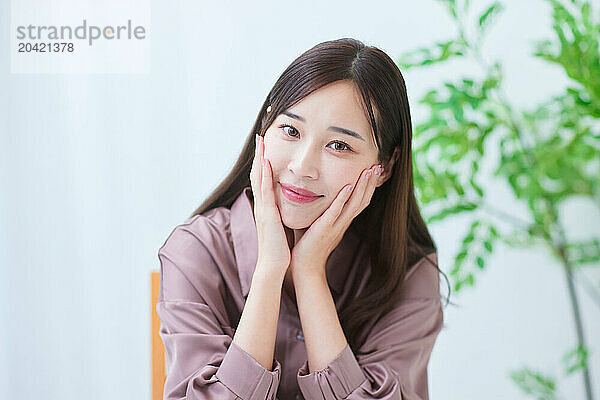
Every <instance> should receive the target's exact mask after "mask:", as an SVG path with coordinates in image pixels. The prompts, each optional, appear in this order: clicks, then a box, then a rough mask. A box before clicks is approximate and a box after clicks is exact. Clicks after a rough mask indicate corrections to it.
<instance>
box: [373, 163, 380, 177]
mask: <svg viewBox="0 0 600 400" xmlns="http://www.w3.org/2000/svg"><path fill="white" fill-rule="evenodd" d="M374 173H375V175H377V176H379V175H380V174H381V165H377V166H376V167H375V172H374Z"/></svg>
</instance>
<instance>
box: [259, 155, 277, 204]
mask: <svg viewBox="0 0 600 400" xmlns="http://www.w3.org/2000/svg"><path fill="white" fill-rule="evenodd" d="M262 178H263V180H262V182H263V183H262V201H263V207H264V208H265V209H268V210H269V212H270V213H272V212H273V210H274V209H275V207H276V206H275V194H274V190H273V174H272V169H271V162H270V161H269V160H268V159H267V158H264V159H263V177H262ZM271 215H272V214H271Z"/></svg>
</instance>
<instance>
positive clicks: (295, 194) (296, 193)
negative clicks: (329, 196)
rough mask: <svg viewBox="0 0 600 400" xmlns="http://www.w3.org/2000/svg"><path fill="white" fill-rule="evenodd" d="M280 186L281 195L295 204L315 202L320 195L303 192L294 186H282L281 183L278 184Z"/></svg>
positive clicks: (308, 191) (307, 191)
mask: <svg viewBox="0 0 600 400" xmlns="http://www.w3.org/2000/svg"><path fill="white" fill-rule="evenodd" d="M279 184H280V185H281V192H282V193H283V195H284V196H285V197H286V198H287V199H289V200H291V201H295V202H296V203H309V202H311V201H315V200H317V199H318V198H319V197H322V196H320V195H317V194H315V193H313V192H311V191H310V190H304V189H301V188H299V187H296V186H292V185H284V184H283V183H281V182H280V183H279Z"/></svg>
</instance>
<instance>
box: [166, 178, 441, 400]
mask: <svg viewBox="0 0 600 400" xmlns="http://www.w3.org/2000/svg"><path fill="white" fill-rule="evenodd" d="M250 198H252V189H251V187H250V186H247V187H246V188H245V189H244V191H243V192H242V193H241V194H240V196H239V197H238V198H237V199H236V200H235V202H234V203H233V204H232V206H231V208H230V209H229V208H226V207H218V208H214V209H211V210H209V211H207V212H205V213H204V214H202V215H195V216H193V217H191V218H189V219H187V220H186V221H185V222H184V223H182V224H180V225H178V226H176V227H175V228H174V229H173V231H172V232H171V233H170V235H169V236H168V238H167V239H166V241H165V243H164V244H163V245H162V246H161V248H160V249H159V251H158V258H159V260H160V290H159V299H158V304H157V305H156V311H157V312H158V315H159V317H160V321H161V324H160V337H161V338H162V341H163V343H164V346H165V359H166V364H167V365H166V369H167V374H166V375H167V376H166V381H165V386H164V399H167V400H174V399H188V400H192V399H207V400H208V399H211V400H216V399H219V400H226V399H231V400H234V399H241V400H264V399H278V400H292V399H306V400H317V399H325V400H334V399H350V400H352V399H397V400H418V399H419V400H427V399H428V398H429V394H428V383H427V365H428V363H429V358H430V355H431V351H432V349H433V346H434V343H435V341H436V338H437V336H438V333H439V332H440V330H441V329H442V325H443V313H442V307H441V301H440V296H439V275H438V274H439V273H438V271H437V270H436V268H435V267H434V266H433V265H432V264H430V263H429V262H427V260H426V259H425V258H421V259H420V260H419V261H418V262H417V263H416V265H414V266H413V267H412V268H411V269H410V270H409V272H408V273H407V276H406V280H407V283H406V285H405V286H404V287H403V289H402V296H401V297H400V300H399V301H398V302H397V304H396V305H395V306H394V308H393V309H392V311H390V312H389V313H387V314H385V315H383V316H382V317H380V318H379V319H378V320H376V321H375V322H374V323H372V324H370V326H365V331H364V334H365V335H367V337H366V341H365V342H364V344H363V345H362V346H361V347H360V349H359V351H358V352H357V353H356V354H355V353H354V352H353V351H352V349H351V348H350V346H349V345H347V346H346V347H345V348H344V350H342V351H341V352H340V353H339V354H338V355H337V357H336V358H335V359H334V360H332V361H331V362H330V363H329V364H328V365H327V367H326V368H324V369H322V370H320V371H315V372H313V373H308V371H309V370H308V361H307V354H306V349H305V346H304V337H303V335H302V326H301V323H300V317H299V314H298V309H297V308H296V304H295V302H294V300H293V299H292V298H291V297H289V295H288V294H287V292H286V291H285V290H282V296H281V303H280V311H279V317H278V324H277V338H276V344H275V351H274V359H273V370H272V371H269V370H267V369H265V368H264V367H263V366H262V365H261V364H259V363H258V361H256V360H255V359H254V358H252V357H251V356H250V355H249V354H248V353H246V352H245V351H244V350H242V349H241V348H240V347H239V346H237V345H236V344H235V343H234V342H233V335H234V333H235V328H236V327H237V324H238V321H239V318H240V316H241V313H242V310H243V308H244V304H245V301H246V297H247V296H248V292H249V290H250V285H251V283H252V275H253V273H254V269H255V266H256V261H257V252H258V242H257V231H256V224H255V221H254V216H253V213H252V203H251V202H250ZM359 244H360V243H359V240H358V238H357V236H356V234H354V233H353V232H352V230H351V229H348V230H347V231H346V233H345V234H344V236H343V238H342V240H341V241H340V243H339V245H338V246H337V247H336V248H335V250H334V251H333V252H332V253H331V255H330V256H329V258H328V259H327V262H326V277H327V282H328V285H329V288H330V290H331V293H332V297H333V299H334V302H335V305H336V308H337V310H338V312H339V311H340V309H341V307H342V306H343V305H345V304H346V303H347V302H349V301H352V298H351V296H350V293H351V292H353V290H351V289H352V288H353V285H358V286H357V287H358V291H359V292H360V290H362V289H363V288H364V285H365V284H366V281H367V278H368V276H369V273H370V262H369V261H367V258H368V257H367V255H366V252H365V251H364V246H359ZM429 257H430V258H431V259H433V260H434V261H436V262H437V254H436V253H435V252H434V253H431V254H430V255H429ZM357 282H358V283H357Z"/></svg>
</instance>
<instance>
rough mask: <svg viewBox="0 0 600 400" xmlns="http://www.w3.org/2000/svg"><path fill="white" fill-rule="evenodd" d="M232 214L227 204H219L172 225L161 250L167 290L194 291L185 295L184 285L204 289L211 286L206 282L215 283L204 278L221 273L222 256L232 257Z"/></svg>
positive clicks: (159, 252) (162, 270)
mask: <svg viewBox="0 0 600 400" xmlns="http://www.w3.org/2000/svg"><path fill="white" fill-rule="evenodd" d="M229 217H230V210H229V209H228V208H225V207H218V208H215V209H211V210H209V211H207V212H205V213H204V214H199V215H194V216H192V217H190V218H188V219H187V220H186V221H185V222H183V223H181V224H179V225H177V226H176V227H175V228H173V230H172V231H171V233H170V234H169V235H168V237H167V238H166V240H165V242H164V243H163V245H162V246H161V247H160V248H159V250H158V258H159V260H160V263H161V279H162V287H163V289H164V290H165V291H166V293H168V292H169V288H171V289H172V290H171V291H170V292H171V293H172V294H173V295H175V294H176V296H177V297H182V296H183V297H190V295H191V293H190V295H188V296H186V295H185V291H184V290H182V288H183V287H184V286H187V287H190V289H193V290H194V291H196V292H198V293H202V292H205V291H206V290H207V289H209V288H204V286H206V285H211V284H215V283H214V281H213V282H212V283H211V282H210V281H209V280H207V279H202V278H203V277H206V276H215V274H219V271H220V270H221V269H222V268H223V264H224V262H223V260H226V259H229V254H230V253H231V252H232V249H231V243H230V238H231V235H230V224H229V221H230V218H229ZM213 289H214V288H213ZM169 297H171V298H173V296H169ZM164 300H167V299H166V298H164Z"/></svg>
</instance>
